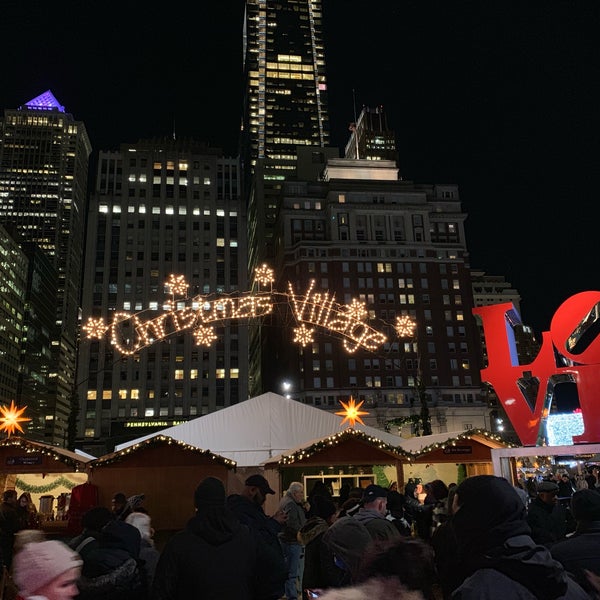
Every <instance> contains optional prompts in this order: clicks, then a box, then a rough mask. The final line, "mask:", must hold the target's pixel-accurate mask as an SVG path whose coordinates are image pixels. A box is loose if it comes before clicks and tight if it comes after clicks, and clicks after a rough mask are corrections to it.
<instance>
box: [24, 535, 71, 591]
mask: <svg viewBox="0 0 600 600" xmlns="http://www.w3.org/2000/svg"><path fill="white" fill-rule="evenodd" d="M81 565H82V560H81V558H80V556H79V554H77V553H76V552H73V550H71V548H69V547H68V546H67V545H66V544H64V543H63V542H60V541H58V540H46V541H43V542H31V543H29V544H26V545H25V546H24V547H23V548H22V549H21V550H20V551H19V552H17V553H16V554H15V557H14V561H13V580H14V582H15V584H16V586H17V588H18V590H19V594H20V595H21V596H23V597H24V598H26V597H29V596H44V597H45V598H46V599H47V600H70V599H71V598H75V596H77V595H78V594H79V589H78V588H77V580H78V579H79V575H80V569H81Z"/></svg>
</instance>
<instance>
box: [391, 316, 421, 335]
mask: <svg viewBox="0 0 600 600" xmlns="http://www.w3.org/2000/svg"><path fill="white" fill-rule="evenodd" d="M394 329H395V330H396V333H397V334H398V337H401V338H405V337H413V336H414V335H415V331H416V330H417V324H416V323H415V321H414V320H413V319H412V318H411V317H409V316H408V315H401V316H400V317H396V324H395V325H394Z"/></svg>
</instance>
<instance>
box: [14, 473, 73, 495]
mask: <svg viewBox="0 0 600 600" xmlns="http://www.w3.org/2000/svg"><path fill="white" fill-rule="evenodd" d="M76 485H78V483H77V482H76V481H71V480H70V479H67V478H66V477H64V476H63V475H60V476H59V477H57V478H56V479H55V480H54V481H51V482H50V483H47V484H46V485H30V484H28V483H25V482H24V481H23V480H22V479H19V478H18V477H17V481H16V482H15V488H17V489H19V490H22V491H23V492H29V493H30V494H45V493H46V492H51V491H52V490H55V489H56V488H57V487H61V486H62V487H66V488H68V489H72V488H74V487H75V486H76Z"/></svg>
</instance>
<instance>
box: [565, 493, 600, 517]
mask: <svg viewBox="0 0 600 600" xmlns="http://www.w3.org/2000/svg"><path fill="white" fill-rule="evenodd" d="M571 513H572V514H573V518H574V519H575V520H576V521H577V522H578V523H589V522H591V521H600V493H598V492H597V491H596V490H590V489H582V490H577V491H576V492H575V493H574V494H573V496H571Z"/></svg>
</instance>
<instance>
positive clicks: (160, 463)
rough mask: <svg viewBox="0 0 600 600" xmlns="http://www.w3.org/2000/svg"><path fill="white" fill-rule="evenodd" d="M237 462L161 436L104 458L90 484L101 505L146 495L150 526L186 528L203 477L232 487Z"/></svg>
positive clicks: (92, 465) (96, 465)
mask: <svg viewBox="0 0 600 600" xmlns="http://www.w3.org/2000/svg"><path fill="white" fill-rule="evenodd" d="M235 468H236V463H235V461H233V460H230V459H228V458H224V457H223V456H220V455H218V454H214V453H213V452H211V451H210V450H203V449H201V448H198V447H196V446H192V445H190V444H187V443H185V442H181V441H179V440H175V439H173V438H170V437H167V436H164V435H159V436H155V437H152V438H150V439H147V440H144V441H142V442H139V443H137V444H135V445H133V446H129V447H127V448H126V449H124V450H119V451H118V452H113V453H111V454H106V455H104V456H101V457H100V458H97V459H95V460H93V461H91V462H90V463H89V465H88V470H89V481H90V482H91V483H92V484H94V485H95V486H97V488H98V503H99V505H100V506H106V507H110V505H111V499H112V497H113V495H114V494H115V493H118V492H122V493H124V494H125V496H126V497H130V496H134V495H138V494H143V495H144V496H145V499H144V503H143V504H144V507H145V508H146V509H147V510H148V513H149V514H150V516H151V517H152V526H153V527H154V529H155V530H156V531H157V532H158V531H160V530H169V531H173V530H178V529H182V528H183V526H184V525H185V523H186V522H187V520H188V519H189V518H190V517H191V516H193V514H194V491H195V490H196V487H197V486H198V484H199V483H200V481H202V479H204V478H205V477H209V476H212V477H218V478H219V479H221V480H222V481H223V482H224V483H225V487H226V489H227V488H228V483H227V482H228V476H229V473H230V472H232V471H234V470H235Z"/></svg>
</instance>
